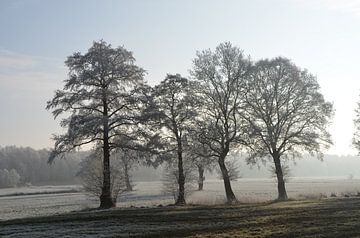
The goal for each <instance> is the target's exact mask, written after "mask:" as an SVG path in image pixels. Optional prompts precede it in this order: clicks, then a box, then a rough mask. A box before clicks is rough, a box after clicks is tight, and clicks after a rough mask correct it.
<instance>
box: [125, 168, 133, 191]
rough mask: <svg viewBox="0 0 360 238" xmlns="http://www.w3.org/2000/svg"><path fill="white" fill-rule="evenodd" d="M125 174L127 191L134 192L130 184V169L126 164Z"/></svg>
mask: <svg viewBox="0 0 360 238" xmlns="http://www.w3.org/2000/svg"><path fill="white" fill-rule="evenodd" d="M124 170H125V171H124V172H125V185H126V191H132V190H133V188H132V185H131V182H130V175H129V168H128V165H127V164H126V163H125V164H124Z"/></svg>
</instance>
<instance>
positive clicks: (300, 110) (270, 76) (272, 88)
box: [241, 57, 333, 200]
mask: <svg viewBox="0 0 360 238" xmlns="http://www.w3.org/2000/svg"><path fill="white" fill-rule="evenodd" d="M332 111H333V109H332V104H331V103H329V102H327V101H325V99H324V97H323V95H322V94H321V93H320V88H319V84H318V83H317V80H316V78H315V77H314V76H313V75H311V74H310V73H308V72H307V71H306V70H302V69H300V68H299V67H297V66H296V65H295V64H293V63H291V62H290V61H289V60H288V59H286V58H280V57H279V58H275V59H272V60H267V59H265V60H260V61H258V62H257V63H256V64H255V66H254V69H253V71H252V73H251V77H249V80H248V81H247V93H246V94H245V105H244V107H243V108H242V112H241V115H242V116H243V118H244V119H245V120H246V121H247V124H248V126H249V136H250V139H249V141H248V144H247V145H248V149H249V152H250V157H249V161H250V162H251V161H253V162H254V161H256V160H257V159H262V158H265V157H270V158H272V160H273V162H274V165H275V172H276V177H277V181H278V199H279V200H286V199H287V193H286V189H285V182H284V173H283V172H284V171H283V169H282V163H281V159H284V158H286V157H288V156H297V155H298V154H299V153H301V152H305V151H306V152H309V153H311V154H317V155H318V156H319V158H321V157H322V155H323V154H322V151H323V149H325V148H327V147H328V146H329V145H330V144H331V139H330V134H329V133H328V132H327V125H328V123H329V120H330V119H331V117H332Z"/></svg>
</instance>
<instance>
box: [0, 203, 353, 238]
mask: <svg viewBox="0 0 360 238" xmlns="http://www.w3.org/2000/svg"><path fill="white" fill-rule="evenodd" d="M359 221H360V199H359V198H342V199H339V198H336V199H333V198H330V199H322V200H303V201H289V202H281V203H260V204H242V205H236V206H224V205H215V206H187V207H158V208H115V209H110V210H107V211H106V210H92V211H82V212H74V213H68V214H62V215H56V216H51V217H38V218H24V219H18V220H9V221H2V222H0V227H1V229H0V237H8V238H9V237H128V236H135V237H185V236H188V237H360V222H359Z"/></svg>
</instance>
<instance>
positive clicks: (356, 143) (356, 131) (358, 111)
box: [353, 102, 360, 154]
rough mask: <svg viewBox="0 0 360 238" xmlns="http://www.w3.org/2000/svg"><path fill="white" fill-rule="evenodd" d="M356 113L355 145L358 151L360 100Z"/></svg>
mask: <svg viewBox="0 0 360 238" xmlns="http://www.w3.org/2000/svg"><path fill="white" fill-rule="evenodd" d="M355 113H356V115H355V120H354V126H355V133H354V136H353V146H354V147H355V149H356V150H357V151H359V152H360V102H358V103H357V108H356V110H355ZM359 154H360V153H359Z"/></svg>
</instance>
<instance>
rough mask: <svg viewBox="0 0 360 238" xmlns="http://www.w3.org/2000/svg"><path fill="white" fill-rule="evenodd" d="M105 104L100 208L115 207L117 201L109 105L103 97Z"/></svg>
mask: <svg viewBox="0 0 360 238" xmlns="http://www.w3.org/2000/svg"><path fill="white" fill-rule="evenodd" d="M103 104H104V113H103V116H104V124H103V129H104V133H103V143H104V144H103V153H104V161H103V166H104V169H103V187H102V189H101V195H100V208H103V209H108V208H111V207H115V206H116V203H115V202H114V200H113V199H112V197H111V189H110V186H111V184H110V183H111V180H110V146H109V124H108V120H107V116H108V106H107V102H106V99H105V98H104V99H103Z"/></svg>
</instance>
